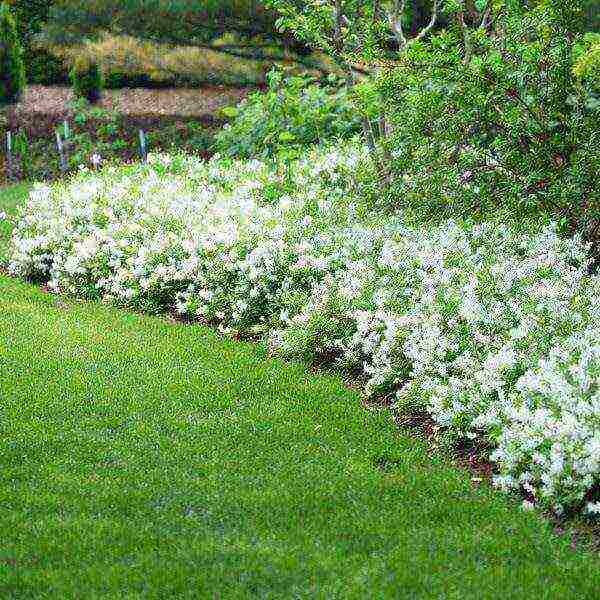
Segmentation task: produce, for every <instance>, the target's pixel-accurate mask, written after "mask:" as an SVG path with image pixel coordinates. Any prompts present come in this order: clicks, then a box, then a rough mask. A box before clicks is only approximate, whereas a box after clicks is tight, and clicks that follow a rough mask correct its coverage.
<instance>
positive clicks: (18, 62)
mask: <svg viewBox="0 0 600 600" xmlns="http://www.w3.org/2000/svg"><path fill="white" fill-rule="evenodd" d="M25 84H26V80H25V65H24V63H23V50H22V48H21V43H20V41H19V37H18V35H17V26H16V22H15V18H14V16H13V14H12V12H11V9H10V8H9V6H8V5H7V4H5V3H2V4H0V105H1V104H13V103H16V102H18V101H19V99H20V97H21V94H22V93H23V89H24V88H25Z"/></svg>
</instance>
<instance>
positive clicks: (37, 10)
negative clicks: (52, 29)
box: [11, 0, 68, 85]
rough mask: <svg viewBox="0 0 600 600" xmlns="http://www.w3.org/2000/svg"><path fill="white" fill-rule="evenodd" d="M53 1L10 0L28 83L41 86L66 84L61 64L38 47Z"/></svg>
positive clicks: (60, 61)
mask: <svg viewBox="0 0 600 600" xmlns="http://www.w3.org/2000/svg"><path fill="white" fill-rule="evenodd" d="M53 4H54V0H13V2H12V4H11V6H12V7H13V10H14V12H15V15H16V17H17V30H18V33H19V38H20V40H21V45H22V47H23V60H24V62H25V72H26V75H27V81H29V82H30V83H38V84H44V85H52V84H57V83H67V82H68V68H67V67H66V65H65V64H64V62H63V61H62V60H61V59H60V58H58V57H56V56H54V55H53V54H51V53H50V52H49V51H48V50H47V49H45V48H44V47H43V46H41V45H39V44H38V43H37V40H36V36H37V35H38V34H39V33H40V31H41V29H42V27H43V26H44V24H45V23H46V22H47V21H48V18H49V14H50V8H51V6H52V5H53Z"/></svg>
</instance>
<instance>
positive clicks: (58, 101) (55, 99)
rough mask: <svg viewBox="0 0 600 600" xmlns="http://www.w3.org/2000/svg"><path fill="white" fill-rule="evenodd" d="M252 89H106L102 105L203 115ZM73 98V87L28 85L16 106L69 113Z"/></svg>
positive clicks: (121, 110)
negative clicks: (70, 102) (69, 105)
mask: <svg viewBox="0 0 600 600" xmlns="http://www.w3.org/2000/svg"><path fill="white" fill-rule="evenodd" d="M250 91H252V88H229V87H225V86H205V87H202V88H198V89H187V88H172V89H171V88H168V89H148V88H126V89H121V90H105V91H104V95H103V98H102V101H101V102H100V106H102V107H103V108H108V109H114V110H116V111H117V112H119V113H121V114H123V115H140V114H144V115H150V114H152V115H156V116H182V117H185V116H202V115H206V114H211V113H214V112H215V111H216V110H218V109H219V108H222V107H224V106H227V105H231V104H237V103H238V102H239V101H240V100H241V99H242V98H244V97H245V96H247V95H248V93H249V92H250ZM72 99H73V92H72V90H71V88H70V87H67V86H52V87H48V86H43V85H31V86H28V87H27V88H26V90H25V93H24V94H23V98H22V100H21V102H19V104H18V105H17V109H16V110H17V114H18V115H19V114H32V113H37V114H46V115H53V116H67V115H69V112H70V111H69V108H68V105H67V103H68V102H69V101H70V100H72Z"/></svg>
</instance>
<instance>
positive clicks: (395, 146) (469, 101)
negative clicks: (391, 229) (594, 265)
mask: <svg viewBox="0 0 600 600" xmlns="http://www.w3.org/2000/svg"><path fill="white" fill-rule="evenodd" d="M575 4H577V3H575ZM571 9H572V10H571ZM579 21H580V15H579V14H578V12H577V11H576V10H575V8H573V7H568V6H564V5H563V4H562V2H559V1H558V0H552V1H551V2H545V3H542V5H541V6H540V7H538V8H536V9H532V10H529V11H527V12H522V11H521V10H520V9H519V10H515V11H514V12H512V13H510V14H509V15H508V16H506V17H504V18H503V21H502V27H503V28H504V31H503V33H502V35H488V34H486V33H485V32H483V31H477V32H472V33H471V43H472V53H471V56H470V57H469V56H466V55H465V53H464V52H463V51H462V34H461V32H460V31H459V30H458V29H456V30H452V31H449V32H444V33H440V34H438V35H436V36H434V37H433V38H432V40H431V41H430V42H429V43H428V44H421V43H417V44H414V45H412V46H411V48H410V49H409V51H408V53H407V56H406V60H405V61H404V62H403V63H402V64H401V65H396V66H395V67H394V68H393V69H389V70H388V71H387V72H386V73H385V74H384V75H382V76H381V78H380V80H379V87H378V92H379V96H380V97H381V98H382V99H383V100H382V102H385V104H386V107H387V109H388V111H389V112H388V114H389V115H391V121H392V123H393V127H392V128H391V129H392V134H391V135H390V136H389V138H388V146H387V151H388V155H389V156H390V157H391V160H390V171H391V173H392V181H393V198H394V200H395V201H396V202H397V203H398V204H401V205H404V206H405V207H406V208H407V209H408V210H412V209H416V213H417V216H420V217H422V216H423V215H424V214H425V215H426V216H427V217H433V218H444V217H447V216H455V215H468V216H475V217H478V216H479V217H485V218H487V217H490V216H501V217H502V218H504V219H507V218H510V219H513V220H522V219H523V218H524V216H525V215H550V216H551V217H552V218H554V219H556V221H557V222H558V223H559V224H560V225H561V226H562V228H563V231H566V232H569V233H573V232H580V233H582V234H583V235H584V237H585V238H586V239H587V240H590V241H599V240H600V185H599V179H598V173H599V172H600V150H599V148H600V146H599V145H598V137H599V135H600V104H599V103H598V102H597V101H596V100H595V98H594V96H593V94H592V90H591V89H590V86H588V85H587V84H585V85H581V84H580V82H579V80H578V77H577V75H576V74H575V72H574V63H575V60H576V49H577V48H578V47H579V46H580V45H581V42H582V40H583V27H582V26H581V24H580V22H579Z"/></svg>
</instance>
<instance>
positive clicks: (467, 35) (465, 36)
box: [456, 6, 473, 65]
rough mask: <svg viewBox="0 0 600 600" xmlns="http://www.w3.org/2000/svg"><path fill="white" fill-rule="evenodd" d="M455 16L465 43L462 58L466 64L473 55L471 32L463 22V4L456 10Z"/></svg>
mask: <svg viewBox="0 0 600 600" xmlns="http://www.w3.org/2000/svg"><path fill="white" fill-rule="evenodd" d="M456 18H457V20H458V24H459V25H460V30H461V31H462V35H463V40H464V43H465V58H464V59H463V63H464V64H465V65H468V64H469V63H470V62H471V57H472V55H473V44H472V43H471V34H470V33H469V28H468V27H467V24H466V23H465V10H464V6H463V7H461V9H460V10H459V11H458V13H457V14H456Z"/></svg>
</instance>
